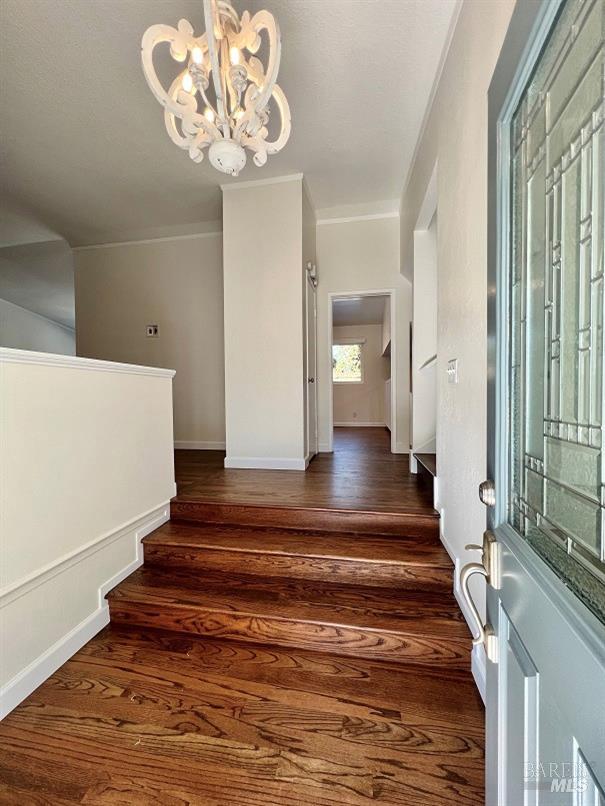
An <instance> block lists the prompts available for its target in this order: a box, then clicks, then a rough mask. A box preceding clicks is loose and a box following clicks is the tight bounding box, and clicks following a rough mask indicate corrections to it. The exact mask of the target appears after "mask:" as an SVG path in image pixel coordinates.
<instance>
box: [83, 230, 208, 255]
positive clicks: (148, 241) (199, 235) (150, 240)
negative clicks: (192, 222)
mask: <svg viewBox="0 0 605 806" xmlns="http://www.w3.org/2000/svg"><path fill="white" fill-rule="evenodd" d="M222 234H223V231H222V230H216V231H215V232H193V233H191V234H190V235H163V236H162V237H160V238H141V239H140V240H134V241H110V242H108V243H94V244H90V245H89V246H74V247H73V251H74V252H86V250H87V249H112V248H113V247H115V246H143V245H144V244H152V243H163V242H165V241H191V240H194V239H196V238H212V237H214V236H215V235H222Z"/></svg>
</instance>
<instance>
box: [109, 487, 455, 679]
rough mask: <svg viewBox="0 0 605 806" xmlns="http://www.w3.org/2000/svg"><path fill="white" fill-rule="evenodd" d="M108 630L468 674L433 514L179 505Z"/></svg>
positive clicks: (113, 607) (116, 594)
mask: <svg viewBox="0 0 605 806" xmlns="http://www.w3.org/2000/svg"><path fill="white" fill-rule="evenodd" d="M172 516H173V519H172V520H171V521H170V522H168V523H166V524H165V525H164V526H162V527H160V528H159V529H157V530H156V531H155V532H153V533H152V534H150V535H149V536H148V537H146V538H145V540H144V548H145V564H144V567H143V568H141V569H139V570H138V571H136V572H135V573H134V574H132V575H131V576H130V577H129V578H128V579H126V580H125V581H124V582H122V583H121V584H120V585H119V586H118V587H117V588H115V589H114V590H113V591H112V592H111V593H110V594H109V596H108V599H109V605H110V612H111V619H112V622H114V623H117V624H120V625H123V626H127V627H132V628H137V629H140V628H144V629H153V630H155V629H158V630H168V631H171V632H176V633H184V634H187V635H189V636H191V635H195V636H199V637H200V638H212V639H217V638H220V639H227V640H235V641H239V642H245V643H248V644H256V645H257V644H265V645H273V646H279V647H285V648H299V649H307V650H317V651H321V652H329V653H332V654H339V655H345V656H353V657H359V658H368V659H376V660H380V661H391V662H396V663H404V664H410V665H412V666H420V667H422V668H424V669H426V670H428V669H429V668H430V667H433V668H435V669H437V668H438V669H439V670H441V671H442V672H445V671H448V670H449V671H452V672H453V671H454V670H468V667H469V651H470V636H469V632H468V629H467V627H466V624H465V622H464V621H463V618H462V616H461V614H460V611H459V609H458V606H457V604H456V602H455V600H454V598H453V596H452V593H451V588H452V564H451V561H450V559H449V557H448V555H447V554H446V553H445V551H444V550H443V548H442V546H441V543H440V541H439V537H438V518H437V516H436V514H435V515H434V516H433V515H427V514H426V513H424V514H413V513H410V514H407V513H406V514H402V513H389V512H367V511H363V512H357V511H352V510H325V509H313V508H304V507H287V506H268V505H254V504H233V503H229V504H225V503H212V502H199V501H197V502H192V501H186V502H183V501H178V500H176V501H174V502H173V504H172Z"/></svg>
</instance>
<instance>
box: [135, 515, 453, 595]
mask: <svg viewBox="0 0 605 806" xmlns="http://www.w3.org/2000/svg"><path fill="white" fill-rule="evenodd" d="M144 547H145V565H146V567H158V568H162V569H164V570H167V569H169V568H181V569H187V570H191V571H194V570H195V571H204V572H206V571H219V572H230V573H236V574H253V575H259V576H263V577H288V578H292V579H312V580H317V581H325V582H329V581H333V582H337V583H341V584H347V583H348V584H360V583H361V584H364V585H370V586H376V587H378V586H380V587H382V586H384V587H395V586H396V587H398V588H405V587H410V586H420V587H422V588H424V589H442V590H451V587H452V562H451V560H450V558H449V556H448V554H447V552H446V551H445V550H444V549H443V547H442V545H441V543H440V542H436V541H435V539H434V538H433V537H428V536H426V535H424V536H419V537H413V538H408V539H405V540H402V539H396V538H392V537H385V536H379V535H367V534H342V533H336V532H313V531H300V530H293V529H278V528H268V527H249V526H248V527H242V526H236V525H235V526H231V525H230V526H227V525H211V524H202V523H192V522H185V521H169V522H168V523H166V524H164V525H163V526H161V527H160V528H159V529H156V530H155V532H153V533H152V534H150V535H149V536H148V537H146V538H145V540H144Z"/></svg>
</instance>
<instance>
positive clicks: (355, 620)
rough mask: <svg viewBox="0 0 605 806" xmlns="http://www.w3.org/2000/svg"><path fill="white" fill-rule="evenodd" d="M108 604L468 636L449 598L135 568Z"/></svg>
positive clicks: (426, 592) (449, 596)
mask: <svg viewBox="0 0 605 806" xmlns="http://www.w3.org/2000/svg"><path fill="white" fill-rule="evenodd" d="M108 598H109V599H110V601H115V602H117V603H119V601H120V600H122V601H123V600H127V601H129V602H138V603H140V604H141V605H144V604H145V603H147V604H153V605H154V606H157V607H159V608H161V607H162V606H163V605H164V606H166V605H170V606H177V607H182V608H185V609H186V608H192V609H199V610H212V611H222V612H227V613H232V614H246V615H249V616H256V617H258V618H262V617H271V618H278V619H282V620H285V621H288V620H291V621H305V622H320V623H324V624H337V625H340V626H351V627H355V628H359V629H365V630H382V631H387V632H394V633H410V632H413V633H415V634H418V635H442V636H448V637H452V638H454V637H459V638H468V628H467V626H466V624H465V622H464V620H463V618H462V615H461V613H460V610H459V608H458V606H457V604H456V602H455V601H454V599H453V597H452V596H451V594H449V593H448V594H445V593H439V592H428V591H425V590H421V591H408V590H392V589H386V588H374V587H368V586H361V585H359V586H358V585H339V584H334V583H333V582H317V581H312V582H311V581H305V582H301V581H295V580H291V579H285V578H284V579H276V578H266V577H247V576H243V575H239V576H238V575H234V574H221V573H209V574H206V573H205V574H203V575H200V574H191V573H188V572H184V571H177V570H171V571H170V572H165V571H161V570H158V569H155V568H140V569H139V570H138V571H135V572H134V573H133V574H132V575H131V576H130V577H128V578H127V579H126V580H125V581H124V582H122V583H121V584H120V585H119V586H118V587H117V588H115V589H114V590H113V591H112V592H111V593H110V594H109V596H108Z"/></svg>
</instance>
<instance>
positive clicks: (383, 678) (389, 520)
mask: <svg viewBox="0 0 605 806" xmlns="http://www.w3.org/2000/svg"><path fill="white" fill-rule="evenodd" d="M339 431H340V430H339ZM385 434H386V432H385V433H383V432H382V430H381V429H342V433H337V440H336V444H335V448H336V451H335V454H334V455H333V456H330V457H328V456H320V457H318V458H317V459H316V460H314V462H313V463H312V465H311V468H310V469H309V471H308V472H307V473H306V474H302V473H296V472H291V471H285V472H282V471H235V470H229V471H225V470H224V469H223V468H222V454H216V455H214V454H213V455H208V454H207V453H204V452H199V453H194V452H191V451H179V452H177V477H178V482H179V494H178V497H177V499H176V500H175V501H174V502H173V504H172V518H173V519H172V520H171V521H170V522H169V523H167V524H165V525H164V526H162V527H161V528H159V529H157V530H156V531H155V532H153V533H152V534H150V535H148V537H146V538H145V540H144V548H145V564H144V567H142V568H141V569H139V570H138V571H136V572H135V573H134V574H132V575H131V576H130V577H128V579H126V580H125V581H124V582H122V583H121V584H120V585H119V586H117V587H116V588H115V589H114V590H113V591H112V592H111V593H110V595H109V597H108V599H109V606H110V613H111V622H112V623H111V625H110V627H108V628H106V629H105V630H104V631H103V632H102V633H100V634H99V635H98V636H96V637H95V638H94V639H93V640H92V641H90V642H89V643H88V644H87V645H86V646H85V647H84V648H83V649H81V650H80V651H79V652H78V653H77V654H76V655H75V656H74V657H73V658H72V659H71V660H70V661H68V662H67V663H66V664H64V665H63V666H62V667H61V668H60V669H59V670H58V671H57V672H56V673H55V674H54V675H53V676H52V677H51V678H49V680H47V681H46V682H45V683H44V684H43V685H42V686H40V688H39V689H37V691H35V692H34V693H33V694H32V695H31V696H30V697H29V698H28V699H27V700H25V701H24V702H23V703H22V704H21V705H20V706H19V707H17V708H16V709H15V710H14V711H13V712H12V713H11V714H9V716H8V717H7V718H6V719H5V720H4V721H3V722H2V723H1V724H0V803H2V804H5V803H6V804H19V806H21V805H22V804H67V803H83V804H84V803H86V804H166V805H167V806H173V804H174V806H177V805H178V806H181V804H211V805H212V806H253V805H254V806H290V804H301V805H307V806H316V805H317V806H338V805H339V804H343V803H346V804H354V805H355V806H357V805H359V806H362V804H370V803H380V804H390V805H391V806H442V804H452V806H453V804H456V805H458V804H467V806H480V804H481V803H483V800H484V792H483V777H484V771H483V768H484V760H483V757H484V728H483V717H484V714H483V707H482V704H481V701H480V698H479V697H478V694H477V691H476V688H475V684H474V682H473V680H472V677H471V674H470V648H471V641H470V635H469V632H468V629H467V627H466V624H465V622H464V621H463V619H462V616H461V614H460V611H459V609H458V606H457V604H456V602H455V600H454V598H453V596H452V593H451V587H452V564H451V561H450V559H449V557H448V555H447V554H446V552H445V551H444V549H443V547H442V545H441V543H440V541H439V534H438V518H437V516H436V513H435V512H433V510H432V508H431V505H430V501H427V493H426V492H425V490H424V488H423V487H422V484H420V483H418V480H417V479H416V478H415V477H414V476H411V475H410V474H409V472H408V470H407V457H403V456H392V455H391V454H390V453H388V442H387V439H386V435H385ZM371 491H373V492H371Z"/></svg>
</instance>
